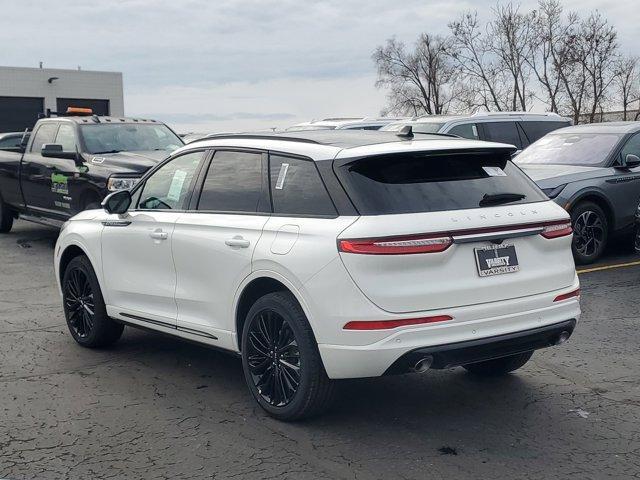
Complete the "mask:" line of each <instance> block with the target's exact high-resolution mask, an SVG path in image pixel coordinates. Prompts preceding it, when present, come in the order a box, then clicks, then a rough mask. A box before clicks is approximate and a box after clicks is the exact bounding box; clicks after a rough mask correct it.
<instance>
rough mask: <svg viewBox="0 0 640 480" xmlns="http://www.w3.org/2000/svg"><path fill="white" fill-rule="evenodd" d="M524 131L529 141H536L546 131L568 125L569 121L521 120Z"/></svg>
mask: <svg viewBox="0 0 640 480" xmlns="http://www.w3.org/2000/svg"><path fill="white" fill-rule="evenodd" d="M520 125H522V128H523V130H524V133H526V134H527V137H528V138H529V141H530V142H531V143H533V142H536V141H538V140H539V139H541V138H542V137H544V136H545V135H546V134H547V133H549V132H553V131H554V130H557V129H558V128H562V127H568V126H569V125H570V123H569V122H529V121H526V122H521V124H520Z"/></svg>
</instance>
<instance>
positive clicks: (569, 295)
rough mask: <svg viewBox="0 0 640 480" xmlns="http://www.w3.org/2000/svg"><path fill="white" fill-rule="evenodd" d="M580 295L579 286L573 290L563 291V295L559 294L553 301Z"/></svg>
mask: <svg viewBox="0 0 640 480" xmlns="http://www.w3.org/2000/svg"><path fill="white" fill-rule="evenodd" d="M579 296H580V289H579V288H578V289H577V290H574V291H573V292H569V293H563V294H562V295H558V296H557V297H556V298H554V299H553V301H554V302H561V301H563V300H569V299H570V298H573V297H579Z"/></svg>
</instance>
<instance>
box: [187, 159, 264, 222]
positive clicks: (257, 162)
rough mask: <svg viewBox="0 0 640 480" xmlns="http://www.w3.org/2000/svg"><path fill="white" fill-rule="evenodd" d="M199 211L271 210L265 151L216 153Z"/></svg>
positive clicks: (203, 190)
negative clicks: (264, 167)
mask: <svg viewBox="0 0 640 480" xmlns="http://www.w3.org/2000/svg"><path fill="white" fill-rule="evenodd" d="M198 210H214V211H218V212H265V211H268V210H269V209H268V194H267V192H266V191H265V189H264V182H263V175H262V154H260V153H249V152H225V151H218V152H216V153H215V156H214V157H213V160H212V161H211V165H210V166H209V171H208V172H207V176H206V178H205V181H204V185H203V186H202V193H201V195H200V202H199V203H198Z"/></svg>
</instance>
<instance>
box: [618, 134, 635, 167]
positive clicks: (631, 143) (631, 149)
mask: <svg viewBox="0 0 640 480" xmlns="http://www.w3.org/2000/svg"><path fill="white" fill-rule="evenodd" d="M629 154H631V155H635V156H637V157H640V133H636V134H635V135H634V136H633V137H631V138H630V139H629V140H628V141H627V143H625V145H624V147H622V151H621V152H620V160H621V161H624V159H625V158H627V155H629Z"/></svg>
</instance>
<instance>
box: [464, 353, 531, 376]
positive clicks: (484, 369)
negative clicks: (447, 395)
mask: <svg viewBox="0 0 640 480" xmlns="http://www.w3.org/2000/svg"><path fill="white" fill-rule="evenodd" d="M531 355H533V351H531V352H524V353H518V354H516V355H510V356H508V357H502V358H494V359H493V360H487V361H486V362H478V363H470V364H469V365H463V366H464V368H465V369H466V370H467V371H468V372H470V373H473V374H474V375H482V376H485V377H496V376H500V375H506V374H507V373H510V372H513V371H515V370H518V369H519V368H520V367H522V366H523V365H524V364H525V363H527V362H528V361H529V359H530V358H531Z"/></svg>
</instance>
